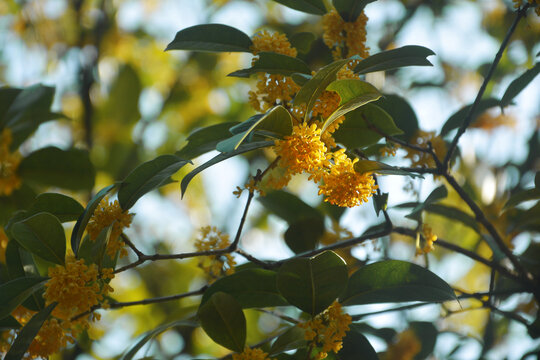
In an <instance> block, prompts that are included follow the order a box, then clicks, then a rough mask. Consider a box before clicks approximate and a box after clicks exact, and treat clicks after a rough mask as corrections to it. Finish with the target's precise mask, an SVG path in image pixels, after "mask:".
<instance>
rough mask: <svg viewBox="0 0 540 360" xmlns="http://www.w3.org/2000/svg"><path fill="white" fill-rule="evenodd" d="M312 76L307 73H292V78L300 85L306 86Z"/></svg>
mask: <svg viewBox="0 0 540 360" xmlns="http://www.w3.org/2000/svg"><path fill="white" fill-rule="evenodd" d="M311 78H312V76H311V75H306V74H299V73H294V74H292V75H291V79H293V81H294V82H295V83H296V85H298V86H304V85H305V84H306V83H307V82H308V81H309V80H311Z"/></svg>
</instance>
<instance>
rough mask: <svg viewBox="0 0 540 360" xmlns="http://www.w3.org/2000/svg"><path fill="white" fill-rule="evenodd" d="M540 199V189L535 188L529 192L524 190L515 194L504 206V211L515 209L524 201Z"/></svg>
mask: <svg viewBox="0 0 540 360" xmlns="http://www.w3.org/2000/svg"><path fill="white" fill-rule="evenodd" d="M538 199H540V188H534V189H529V190H524V191H521V192H518V193H517V194H514V195H512V196H511V197H510V199H508V201H507V202H506V204H504V209H510V208H513V207H515V206H517V205H519V204H520V203H522V202H524V201H530V200H538Z"/></svg>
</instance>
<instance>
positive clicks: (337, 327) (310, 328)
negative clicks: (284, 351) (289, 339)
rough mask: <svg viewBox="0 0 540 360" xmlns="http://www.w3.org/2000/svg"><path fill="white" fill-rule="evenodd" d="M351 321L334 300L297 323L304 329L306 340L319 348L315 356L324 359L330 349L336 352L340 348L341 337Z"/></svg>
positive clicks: (341, 343) (341, 344)
mask: <svg viewBox="0 0 540 360" xmlns="http://www.w3.org/2000/svg"><path fill="white" fill-rule="evenodd" d="M351 322H352V318H351V316H350V315H349V314H347V313H344V312H343V310H342V308H341V304H340V303H338V302H337V301H334V303H333V304H332V305H330V306H329V307H328V309H326V310H325V311H324V312H323V313H321V314H319V315H317V316H315V317H314V318H313V319H311V320H309V321H307V322H305V323H299V324H298V326H299V327H300V328H302V329H305V330H306V332H305V334H304V338H305V339H306V340H308V341H311V342H312V343H313V345H314V346H317V347H320V348H321V351H320V352H319V354H318V355H317V357H316V359H317V360H318V359H325V358H326V357H327V356H328V353H329V352H330V351H333V352H334V353H336V354H337V353H338V352H339V350H341V348H342V346H343V338H344V337H345V334H346V332H347V331H349V325H350V324H351Z"/></svg>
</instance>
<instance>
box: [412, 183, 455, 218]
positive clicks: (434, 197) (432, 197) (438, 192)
mask: <svg viewBox="0 0 540 360" xmlns="http://www.w3.org/2000/svg"><path fill="white" fill-rule="evenodd" d="M447 196H448V190H446V187H445V186H444V185H441V186H439V187H437V188H435V189H434V190H433V191H432V192H431V194H429V195H428V197H427V198H426V200H424V202H422V203H419V204H418V205H417V206H416V207H415V208H414V209H413V210H412V211H411V213H410V214H409V215H406V216H405V217H406V218H409V219H413V220H417V221H420V220H421V216H422V211H423V210H424V209H425V208H426V206H428V205H430V204H433V203H436V202H438V201H440V200H442V199H444V198H446V197H447Z"/></svg>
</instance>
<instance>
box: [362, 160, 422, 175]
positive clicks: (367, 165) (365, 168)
mask: <svg viewBox="0 0 540 360" xmlns="http://www.w3.org/2000/svg"><path fill="white" fill-rule="evenodd" d="M354 170H356V171H357V172H359V173H370V172H373V173H376V174H380V175H403V176H410V177H412V178H415V177H418V178H424V177H423V176H422V175H418V174H415V173H412V172H409V171H405V170H401V169H400V168H397V167H394V166H391V165H388V164H385V163H382V162H379V161H373V160H359V161H357V162H356V163H355V164H354Z"/></svg>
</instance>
